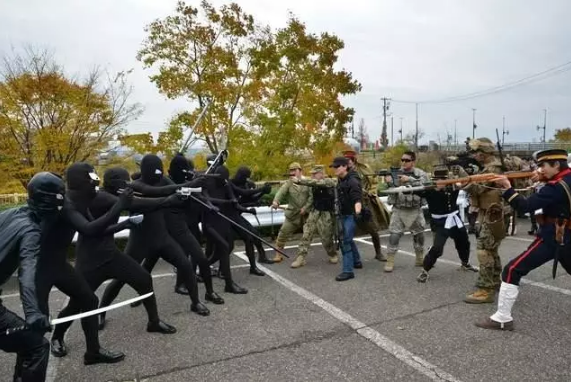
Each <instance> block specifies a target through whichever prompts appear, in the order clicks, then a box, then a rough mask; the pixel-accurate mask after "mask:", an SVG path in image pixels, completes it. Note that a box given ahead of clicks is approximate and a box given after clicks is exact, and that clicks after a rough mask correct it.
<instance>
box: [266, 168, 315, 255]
mask: <svg viewBox="0 0 571 382" xmlns="http://www.w3.org/2000/svg"><path fill="white" fill-rule="evenodd" d="M289 176H290V179H288V180H287V181H286V182H285V183H284V184H283V185H282V186H281V187H280V189H279V190H278V192H277V193H276V196H275V197H274V201H273V202H272V208H274V209H277V208H278V207H279V205H280V201H281V200H282V199H283V198H285V197H287V198H288V206H287V208H286V210H285V212H284V215H285V220H284V223H283V224H282V226H281V228H280V231H279V233H278V237H277V239H276V247H278V248H279V249H281V250H283V249H284V247H285V244H286V242H287V241H288V240H289V238H290V237H291V236H292V235H293V234H294V233H295V232H296V231H298V230H300V229H302V227H303V224H304V220H305V219H304V217H305V216H306V215H307V212H308V211H309V209H310V208H311V204H312V201H313V197H312V194H311V190H310V188H309V187H308V186H302V185H300V184H294V183H293V179H294V178H297V179H303V178H304V177H303V175H302V169H301V166H300V164H299V163H297V162H293V163H291V164H290V165H289ZM282 260H283V256H282V255H281V254H280V253H278V252H276V255H275V257H274V262H275V263H279V262H281V261H282Z"/></svg>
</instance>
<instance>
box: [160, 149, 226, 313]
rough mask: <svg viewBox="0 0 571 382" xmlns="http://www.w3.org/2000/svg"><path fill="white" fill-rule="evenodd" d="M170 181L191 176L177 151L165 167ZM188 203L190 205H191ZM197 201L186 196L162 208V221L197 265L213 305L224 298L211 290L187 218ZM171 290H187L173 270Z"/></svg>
mask: <svg viewBox="0 0 571 382" xmlns="http://www.w3.org/2000/svg"><path fill="white" fill-rule="evenodd" d="M169 176H170V180H171V181H172V182H173V183H175V184H184V183H186V182H188V181H189V180H190V178H191V177H192V169H191V167H190V165H189V163H188V161H187V160H186V158H185V157H184V156H183V155H182V154H177V155H175V156H174V157H173V159H172V160H171V163H170V166H169ZM191 203H192V204H191ZM197 204H198V203H196V202H195V201H193V200H192V198H190V199H189V200H187V203H185V205H184V206H182V208H181V206H175V207H173V208H169V209H166V210H165V211H164V213H165V220H166V224H167V229H168V231H169V234H170V235H171V236H172V237H173V238H174V239H175V240H176V242H177V243H178V244H179V245H180V246H181V248H182V249H183V251H184V253H185V254H187V255H190V258H191V259H192V263H193V264H194V265H195V266H198V267H199V268H200V274H201V275H202V279H203V280H204V285H205V287H206V295H205V297H204V298H205V299H206V300H207V301H211V302H213V303H215V304H223V303H224V300H223V299H222V297H220V296H219V295H218V294H216V293H215V292H214V288H213V287H212V275H211V272H210V264H209V262H208V259H207V258H206V256H205V254H204V252H203V251H202V247H201V246H200V243H199V242H198V240H197V238H196V237H195V236H194V235H193V234H192V232H191V230H190V227H189V223H192V222H193V221H194V220H193V219H192V218H191V217H194V216H195V215H196V212H197V211H196V210H192V208H193V207H196V205H197ZM199 211H200V210H199ZM175 292H177V293H179V294H188V289H187V288H186V287H185V286H184V278H183V277H182V274H181V273H178V272H177V277H176V285H175Z"/></svg>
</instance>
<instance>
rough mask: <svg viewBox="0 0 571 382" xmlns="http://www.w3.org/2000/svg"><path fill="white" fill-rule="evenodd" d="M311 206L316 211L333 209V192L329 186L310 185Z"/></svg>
mask: <svg viewBox="0 0 571 382" xmlns="http://www.w3.org/2000/svg"><path fill="white" fill-rule="evenodd" d="M312 189H313V190H312V191H313V208H315V209H316V210H317V211H333V209H334V203H335V194H334V192H333V189H332V188H330V187H312Z"/></svg>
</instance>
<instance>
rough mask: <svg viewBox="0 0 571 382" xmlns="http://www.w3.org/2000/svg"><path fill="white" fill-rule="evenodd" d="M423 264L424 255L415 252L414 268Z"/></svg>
mask: <svg viewBox="0 0 571 382" xmlns="http://www.w3.org/2000/svg"><path fill="white" fill-rule="evenodd" d="M423 263H424V253H422V252H417V253H416V261H415V262H414V266H415V267H422V265H423Z"/></svg>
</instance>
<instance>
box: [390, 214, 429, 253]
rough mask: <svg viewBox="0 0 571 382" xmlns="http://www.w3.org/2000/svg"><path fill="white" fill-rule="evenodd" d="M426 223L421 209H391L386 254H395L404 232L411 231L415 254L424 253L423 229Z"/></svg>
mask: <svg viewBox="0 0 571 382" xmlns="http://www.w3.org/2000/svg"><path fill="white" fill-rule="evenodd" d="M425 226H426V221H425V219H424V212H423V211H422V209H421V208H393V210H392V214H391V223H390V224H389V233H390V236H389V245H388V246H387V254H389V255H392V254H395V253H396V252H397V251H398V249H399V242H400V238H401V237H402V235H403V234H404V233H405V231H411V232H412V235H413V246H414V251H415V253H421V252H424V227H425Z"/></svg>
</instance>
